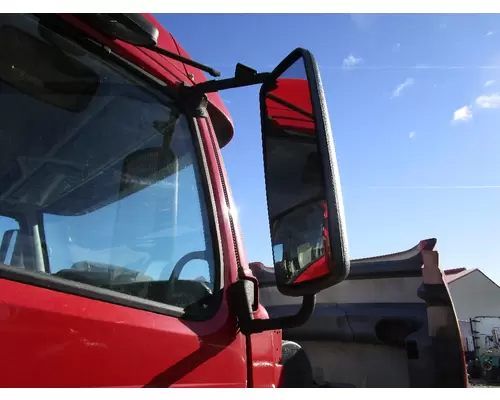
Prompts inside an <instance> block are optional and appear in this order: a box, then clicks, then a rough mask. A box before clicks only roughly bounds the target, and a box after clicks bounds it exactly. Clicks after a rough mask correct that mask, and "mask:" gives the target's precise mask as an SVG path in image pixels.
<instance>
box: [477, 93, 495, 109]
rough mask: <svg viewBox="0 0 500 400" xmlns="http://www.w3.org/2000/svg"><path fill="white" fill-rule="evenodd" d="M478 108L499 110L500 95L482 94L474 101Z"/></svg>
mask: <svg viewBox="0 0 500 400" xmlns="http://www.w3.org/2000/svg"><path fill="white" fill-rule="evenodd" d="M476 105H477V106H478V107H479V108H500V93H492V94H483V95H481V96H479V97H478V98H477V99H476Z"/></svg>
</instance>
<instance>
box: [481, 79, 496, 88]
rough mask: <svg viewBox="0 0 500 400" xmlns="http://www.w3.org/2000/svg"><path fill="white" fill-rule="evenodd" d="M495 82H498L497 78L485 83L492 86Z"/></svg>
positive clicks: (486, 85) (485, 85)
mask: <svg viewBox="0 0 500 400" xmlns="http://www.w3.org/2000/svg"><path fill="white" fill-rule="evenodd" d="M495 82H496V81H495V80H491V81H486V82H485V83H484V87H488V86H491V85H493V84H494V83H495Z"/></svg>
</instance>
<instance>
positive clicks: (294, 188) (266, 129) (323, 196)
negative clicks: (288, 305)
mask: <svg viewBox="0 0 500 400" xmlns="http://www.w3.org/2000/svg"><path fill="white" fill-rule="evenodd" d="M260 107H261V125H262V145H263V153H264V171H265V179H266V194H267V203H268V211H269V223H270V230H271V240H272V246H273V257H274V270H275V277H276V285H277V288H278V290H279V291H280V292H281V293H282V294H284V295H288V296H307V295H312V294H315V293H318V292H319V291H321V290H323V289H326V288H328V287H330V286H333V285H335V284H337V283H340V282H342V281H343V280H344V279H345V278H346V277H347V275H348V274H349V268H350V263H349V256H348V246H347V234H346V230H345V222H344V211H343V204H342V194H341V187H340V180H339V174H338V168H337V159H336V155H335V148H334V143H333V138H332V134H331V129H330V121H329V117H328V110H327V106H326V100H325V96H324V92H323V87H322V83H321V77H320V73H319V70H318V67H317V65H316V62H315V60H314V57H313V56H312V54H311V53H310V52H309V51H308V50H305V49H301V48H298V49H296V50H294V51H293V52H292V53H290V55H288V56H287V57H286V58H285V59H284V60H283V61H282V62H281V63H280V64H279V65H278V66H277V67H276V69H275V70H274V71H273V72H272V73H271V74H270V76H269V77H268V79H267V80H266V81H265V82H264V83H263V85H262V88H261V91H260ZM321 207H322V208H321ZM318 210H319V211H318ZM321 210H322V211H321ZM301 213H302V214H301ZM294 215H296V217H293V216H294ZM280 218H281V219H280ZM276 226H279V227H280V230H279V231H280V234H277V233H276V232H278V231H277V230H276ZM283 277H288V278H290V277H293V279H288V278H287V279H284V278H283Z"/></svg>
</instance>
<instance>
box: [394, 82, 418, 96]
mask: <svg viewBox="0 0 500 400" xmlns="http://www.w3.org/2000/svg"><path fill="white" fill-rule="evenodd" d="M414 83H415V80H414V79H413V78H406V80H405V81H404V82H403V83H402V84H400V85H398V86H397V87H396V89H394V91H393V92H392V95H391V98H393V97H399V95H400V94H401V92H402V91H403V90H404V89H405V88H407V87H408V86H411V85H413V84H414Z"/></svg>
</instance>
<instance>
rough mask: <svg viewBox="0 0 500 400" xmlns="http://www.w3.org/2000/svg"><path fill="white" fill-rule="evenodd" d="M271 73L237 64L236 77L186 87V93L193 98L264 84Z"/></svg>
mask: <svg viewBox="0 0 500 400" xmlns="http://www.w3.org/2000/svg"><path fill="white" fill-rule="evenodd" d="M270 75H271V73H269V72H261V73H259V72H257V71H256V70H254V69H252V68H250V67H247V66H246V65H243V64H240V63H238V64H236V68H235V72H234V77H233V78H227V79H213V80H210V81H206V82H201V83H198V84H196V85H193V86H184V92H185V93H189V94H190V95H191V96H193V95H200V94H205V93H214V92H218V91H220V90H227V89H234V88H239V87H244V86H252V85H258V84H261V83H264V82H265V81H266V79H267V78H269V76H270Z"/></svg>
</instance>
